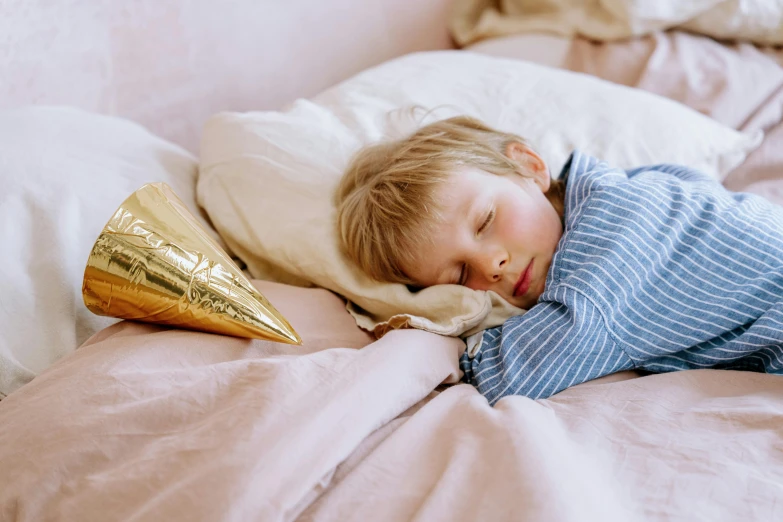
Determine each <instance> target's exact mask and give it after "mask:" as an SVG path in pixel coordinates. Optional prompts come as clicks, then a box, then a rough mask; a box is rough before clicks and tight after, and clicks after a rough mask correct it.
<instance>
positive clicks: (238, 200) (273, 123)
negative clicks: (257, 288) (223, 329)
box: [198, 51, 761, 335]
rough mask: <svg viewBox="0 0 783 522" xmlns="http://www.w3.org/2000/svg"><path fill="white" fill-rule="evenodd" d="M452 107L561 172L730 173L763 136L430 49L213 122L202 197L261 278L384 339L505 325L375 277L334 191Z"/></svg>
mask: <svg viewBox="0 0 783 522" xmlns="http://www.w3.org/2000/svg"><path fill="white" fill-rule="evenodd" d="M444 104H446V105H449V106H450V107H451V108H450V109H448V110H441V111H437V113H436V116H437V117H436V118H433V119H441V118H443V117H448V116H451V115H454V114H457V113H465V114H468V115H471V116H475V117H478V118H480V119H482V120H484V121H485V122H486V123H488V124H490V125H492V126H495V127H497V128H499V129H502V130H506V131H511V132H514V133H517V134H518V135H520V136H522V137H523V138H526V139H528V140H529V141H530V142H531V144H532V145H533V147H534V148H535V149H536V150H537V151H538V152H539V153H540V154H541V155H542V156H543V157H544V159H545V160H546V161H547V162H548V164H549V166H550V169H551V170H552V172H554V173H557V172H559V170H560V168H561V166H562V165H563V163H564V162H565V160H566V159H567V157H568V154H569V153H570V152H571V150H572V149H574V148H579V149H582V150H584V151H585V152H588V153H590V154H593V155H595V156H598V157H600V158H602V159H605V160H607V161H609V162H611V163H613V164H615V165H618V166H622V167H632V166H640V165H644V164H650V163H657V162H672V163H681V164H686V165H690V166H693V167H697V168H700V169H703V170H705V171H707V172H710V173H711V174H713V175H715V176H717V177H719V178H722V177H723V176H725V175H726V173H727V172H728V171H729V170H731V169H732V168H733V167H734V166H736V165H737V164H739V163H740V162H741V161H742V160H743V159H744V158H745V156H746V153H747V152H748V151H749V150H751V149H752V148H754V147H755V146H757V145H758V143H759V141H760V139H761V136H760V135H753V136H748V135H744V134H740V133H738V132H736V131H734V130H732V129H730V128H728V127H725V126H723V125H721V124H719V123H717V122H715V121H713V120H710V119H708V118H707V117H705V116H703V115H701V114H699V113H697V112H695V111H693V110H691V109H689V108H687V107H685V106H682V105H680V104H677V103H676V102H673V101H670V100H667V99H664V98H661V97H658V96H655V95H653V94H650V93H646V92H643V91H640V90H636V89H631V88H627V87H622V86H618V85H615V84H611V83H608V82H605V81H602V80H599V79H596V78H593V77H589V76H586V75H581V74H577V73H572V72H568V71H562V70H556V69H550V68H546V67H543V66H539V65H534V64H531V63H526V62H521V61H515V60H508V59H501V58H494V57H489V56H483V55H479V54H474V53H469V52H465V51H441V52H428V53H419V54H413V55H408V56H406V57H402V58H399V59H396V60H393V61H391V62H387V63H385V64H383V65H380V66H378V67H375V68H373V69H370V70H367V71H365V72H363V73H361V74H359V75H357V76H355V77H354V78H352V79H349V80H347V81H345V82H343V83H342V84H340V85H338V86H336V87H334V88H332V89H330V90H328V91H325V92H324V93H322V94H320V95H319V96H317V97H315V98H314V99H313V100H311V101H308V100H299V101H297V102H296V103H294V104H292V105H291V106H290V107H288V108H287V109H286V110H284V111H280V112H276V111H265V112H250V113H244V114H237V113H223V114H219V115H216V116H214V117H213V118H211V119H210V120H209V121H208V122H207V124H206V126H205V129H204V134H203V136H202V146H201V170H200V179H199V183H198V197H199V202H200V203H201V205H202V206H203V207H204V208H205V209H206V210H207V212H208V214H209V215H210V217H211V219H212V222H213V223H214V224H215V226H216V228H217V229H218V231H219V232H220V234H221V236H222V237H223V239H224V240H225V241H226V242H227V244H228V245H229V247H230V248H231V249H232V250H233V251H234V253H235V254H236V255H238V256H239V257H240V258H241V259H243V260H244V261H245V262H246V263H247V265H248V269H249V271H250V273H251V274H252V275H253V276H254V277H257V278H269V279H276V280H278V281H282V282H288V283H294V284H308V283H314V284H316V285H319V286H322V287H325V288H328V289H331V290H333V291H335V292H337V293H339V294H341V295H343V296H345V297H347V298H348V299H349V300H350V301H352V302H353V303H349V310H350V311H351V312H352V313H353V314H354V316H355V318H356V319H357V322H358V324H359V325H360V326H362V327H363V328H366V329H368V330H374V331H375V333H376V334H377V335H380V334H382V333H383V332H385V331H386V330H387V329H388V328H390V327H401V326H404V325H409V326H414V327H417V328H424V329H427V330H431V331H434V332H436V333H442V334H446V335H460V334H463V333H471V332H474V331H477V330H478V329H482V328H486V327H490V326H494V325H497V324H500V323H502V322H503V321H504V320H505V319H506V318H508V317H509V316H510V315H512V314H520V313H522V311H521V310H519V309H516V308H514V307H512V306H510V305H508V304H507V303H506V302H505V301H503V300H502V299H500V298H499V297H498V296H497V295H496V294H494V293H493V292H487V293H485V292H478V291H473V290H469V289H467V288H464V287H460V286H454V285H447V286H438V287H431V288H428V289H425V290H423V291H420V292H418V293H411V292H410V291H408V289H407V288H406V287H405V286H404V285H398V284H382V283H377V282H374V281H371V280H370V279H369V278H367V277H365V276H364V275H363V274H362V273H361V272H360V271H359V270H358V269H356V268H355V267H354V266H353V265H351V264H350V263H349V262H348V261H347V260H346V259H345V258H344V257H343V256H342V255H341V254H340V251H339V246H338V240H337V234H336V230H335V225H334V220H335V209H334V205H333V201H332V197H333V192H334V189H335V187H336V185H337V184H338V182H339V179H340V177H341V175H342V172H343V170H344V168H345V167H346V165H347V164H348V162H349V160H350V158H351V156H352V155H353V154H354V153H355V152H356V151H357V150H358V149H359V148H360V147H361V146H363V145H365V144H368V143H372V142H375V141H376V140H379V139H382V138H385V137H388V136H391V137H399V136H401V135H403V134H407V133H408V132H410V131H412V130H414V126H413V125H412V124H410V123H407V124H406V122H405V119H404V118H396V119H395V118H389V117H388V114H389V111H393V110H394V109H398V108H404V107H409V106H411V105H422V106H424V107H430V108H432V107H437V106H442V105H444ZM398 114H401V113H398Z"/></svg>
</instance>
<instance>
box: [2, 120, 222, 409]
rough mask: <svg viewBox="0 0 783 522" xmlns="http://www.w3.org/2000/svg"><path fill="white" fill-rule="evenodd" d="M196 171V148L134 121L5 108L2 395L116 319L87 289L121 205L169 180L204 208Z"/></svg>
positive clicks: (187, 201) (191, 205) (184, 196)
mask: <svg viewBox="0 0 783 522" xmlns="http://www.w3.org/2000/svg"><path fill="white" fill-rule="evenodd" d="M197 172H198V165H197V163H196V158H195V157H194V156H193V155H192V154H190V153H189V152H187V151H185V150H184V149H182V148H181V147H179V146H177V145H174V144H172V143H169V142H167V141H164V140H162V139H161V138H158V137H156V136H154V135H153V134H151V133H149V132H148V131H147V130H146V129H144V128H143V127H141V126H140V125H137V124H135V123H133V122H130V121H127V120H123V119H120V118H113V117H109V116H101V115H98V114H93V113H88V112H84V111H81V110H77V109H71V108H63V107H23V108H18V109H13V110H7V111H2V112H0V187H2V190H0V398H2V396H3V395H7V394H9V393H11V392H12V391H14V390H16V389H17V388H19V387H20V386H22V385H23V384H25V383H26V382H28V381H29V380H30V379H32V378H33V377H34V376H35V375H37V374H38V373H40V372H41V371H43V370H44V369H45V368H47V367H48V366H49V365H50V364H52V363H53V362H54V361H55V360H57V359H59V358H60V357H62V356H64V355H66V354H68V353H70V352H72V351H73V350H75V349H76V348H77V347H78V346H79V345H80V344H81V343H82V342H83V341H84V340H86V339H87V338H88V337H89V336H90V335H92V334H93V333H95V332H97V331H98V330H100V329H102V328H104V327H105V326H107V325H109V324H111V323H113V322H115V321H116V319H111V318H108V317H100V316H97V315H94V314H93V313H91V312H90V311H89V310H88V309H87V308H86V307H85V306H84V302H83V300H82V293H81V288H82V278H83V275H84V268H85V265H86V264H87V258H88V256H89V254H90V250H91V249H92V246H93V243H94V242H95V240H96V239H97V238H98V235H99V233H100V232H101V230H102V229H103V226H104V225H105V224H106V222H107V221H108V220H109V218H110V217H111V216H112V215H113V214H114V211H115V210H116V209H117V207H118V206H119V205H120V203H122V202H123V201H124V200H125V198H126V197H128V196H129V195H130V194H131V193H132V192H133V191H135V190H136V189H138V188H139V187H141V186H142V185H144V184H145V183H148V182H153V181H163V182H166V183H168V184H169V185H171V187H172V188H173V189H174V191H175V192H176V193H177V195H178V196H179V197H180V198H181V199H182V200H183V202H184V203H185V204H186V205H187V206H188V207H189V208H190V209H191V211H194V212H197V210H196V209H197V205H196V201H195V193H196V174H197ZM197 215H198V214H197ZM202 223H203V224H204V225H205V226H208V225H206V221H202Z"/></svg>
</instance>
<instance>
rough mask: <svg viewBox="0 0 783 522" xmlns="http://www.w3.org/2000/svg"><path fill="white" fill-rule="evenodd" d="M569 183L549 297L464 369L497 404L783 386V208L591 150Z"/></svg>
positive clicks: (576, 160) (501, 331)
mask: <svg viewBox="0 0 783 522" xmlns="http://www.w3.org/2000/svg"><path fill="white" fill-rule="evenodd" d="M563 177H564V180H565V182H566V189H565V215H564V231H563V237H562V238H561V239H560V242H559V243H558V247H557V250H556V251H555V255H554V257H553V258H552V264H551V266H550V268H549V272H548V274H547V282H546V287H545V289H544V293H543V294H542V295H541V297H540V298H539V300H538V303H537V304H536V305H535V306H533V307H532V308H531V309H530V310H528V312H527V313H526V314H524V315H521V316H518V317H512V318H511V319H509V320H507V321H506V322H505V323H504V324H503V325H502V326H499V327H496V328H491V329H489V330H485V331H484V332H483V333H482V334H481V338H480V343H479V347H478V350H477V351H476V352H475V354H474V356H473V357H470V356H469V355H468V354H467V352H466V353H465V354H464V355H463V357H462V360H461V367H462V370H463V371H464V372H465V378H464V379H465V380H466V382H469V383H471V384H473V385H474V386H476V387H477V388H478V390H479V391H480V392H481V393H482V394H483V395H484V396H485V397H486V398H487V399H488V400H489V402H490V404H494V403H495V402H497V401H498V400H499V399H500V398H501V397H504V396H506V395H525V396H528V397H531V398H534V399H537V398H545V397H549V396H550V395H553V394H555V393H557V392H559V391H561V390H563V389H565V388H568V387H569V386H573V385H575V384H579V383H582V382H585V381H588V380H591V379H595V378H597V377H601V376H604V375H608V374H610V373H614V372H618V371H621V370H629V369H637V370H642V371H647V372H655V373H658V372H669V371H675V370H686V369H692V368H722V369H738V370H751V371H759V372H767V373H779V374H783V207H779V206H776V205H774V204H772V203H770V202H768V201H767V200H765V199H763V198H761V197H759V196H754V195H751V194H743V193H733V192H730V191H728V190H726V189H725V188H723V187H722V186H721V185H720V184H719V183H718V182H717V181H716V180H714V179H713V178H711V177H709V176H707V175H706V174H702V173H700V172H698V171H694V170H692V169H689V168H686V167H682V166H677V165H653V166H649V167H642V168H637V169H633V170H629V171H625V170H621V169H617V168H612V167H611V166H609V165H607V164H606V163H604V162H600V161H598V160H597V159H595V158H592V157H590V156H588V155H585V154H582V153H580V152H579V151H575V152H574V153H572V155H571V158H570V159H569V161H568V162H567V163H566V166H565V167H564V169H563ZM781 383H782V384H783V381H781Z"/></svg>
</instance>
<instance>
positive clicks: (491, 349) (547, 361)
mask: <svg viewBox="0 0 783 522" xmlns="http://www.w3.org/2000/svg"><path fill="white" fill-rule="evenodd" d="M557 293H558V294H559V295H557V296H556V297H560V298H562V302H560V301H548V302H540V303H538V304H537V305H535V306H534V307H533V308H531V309H530V310H529V311H528V312H527V313H526V314H525V315H522V316H518V317H512V318H511V319H509V320H507V321H506V322H505V323H504V324H503V325H502V326H500V327H496V328H491V329H489V330H486V331H485V332H484V334H483V337H482V340H481V345H480V347H479V350H478V352H477V354H476V356H475V357H473V358H472V359H469V358H467V357H464V358H463V364H462V369H463V371H464V372H465V376H466V380H467V381H468V382H470V383H471V384H473V385H474V386H476V387H477V388H478V390H479V392H480V393H481V394H482V395H484V396H485V397H486V398H487V400H488V401H489V403H490V404H495V403H496V402H497V401H498V400H500V399H501V398H502V397H505V396H507V395H524V396H527V397H530V398H532V399H542V398H546V397H549V396H551V395H553V394H555V393H557V392H559V391H561V390H564V389H565V388H568V387H570V386H574V385H576V384H580V383H582V382H585V381H589V380H591V379H595V378H597V377H601V376H603V375H608V374H610V373H615V372H618V371H621V370H625V369H630V368H632V366H633V365H632V362H631V360H630V358H629V357H628V356H627V355H626V354H625V353H624V352H623V351H622V350H621V349H620V348H619V347H618V346H617V345H616V344H615V342H614V341H613V340H612V339H611V337H610V336H609V335H608V334H607V332H606V328H605V327H604V323H603V320H602V319H601V316H600V314H599V313H598V312H597V310H596V309H595V307H594V306H593V305H592V304H591V303H590V302H589V301H588V300H587V299H586V298H585V297H584V296H582V295H580V294H579V293H576V292H567V291H565V290H564V291H562V292H557Z"/></svg>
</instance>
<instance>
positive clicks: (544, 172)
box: [506, 141, 552, 192]
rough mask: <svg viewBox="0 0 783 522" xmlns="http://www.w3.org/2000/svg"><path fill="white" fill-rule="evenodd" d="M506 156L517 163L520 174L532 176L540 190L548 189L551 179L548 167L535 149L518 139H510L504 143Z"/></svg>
mask: <svg viewBox="0 0 783 522" xmlns="http://www.w3.org/2000/svg"><path fill="white" fill-rule="evenodd" d="M506 156H507V157H508V158H509V159H512V160H514V162H516V163H517V164H518V165H519V171H520V174H521V175H523V176H525V177H527V178H532V179H533V181H535V182H536V185H538V186H539V188H540V189H541V191H542V192H546V191H547V190H549V184H550V182H551V181H552V180H551V177H550V176H549V168H548V167H547V166H546V162H544V159H543V158H542V157H541V156H539V155H538V154H536V151H534V150H533V149H531V148H530V147H528V146H527V145H525V144H524V143H520V142H518V141H512V142H511V143H509V144H508V145H506Z"/></svg>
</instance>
